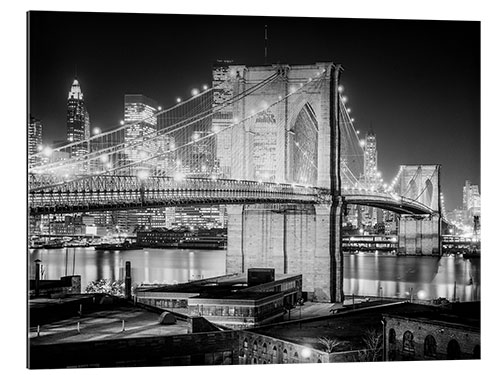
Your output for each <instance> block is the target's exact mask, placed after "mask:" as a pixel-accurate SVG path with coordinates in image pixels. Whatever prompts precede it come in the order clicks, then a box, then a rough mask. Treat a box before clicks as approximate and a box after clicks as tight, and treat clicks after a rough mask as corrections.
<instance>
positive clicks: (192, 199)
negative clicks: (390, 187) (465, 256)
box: [28, 174, 432, 215]
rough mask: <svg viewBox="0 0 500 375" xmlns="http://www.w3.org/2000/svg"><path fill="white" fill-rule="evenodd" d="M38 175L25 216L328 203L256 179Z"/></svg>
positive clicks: (410, 204) (374, 201) (365, 198)
mask: <svg viewBox="0 0 500 375" xmlns="http://www.w3.org/2000/svg"><path fill="white" fill-rule="evenodd" d="M46 182H47V181H45V183H44V176H41V175H33V174H30V175H29V186H30V190H29V197H28V203H29V208H30V214H31V215H36V214H49V213H71V212H89V211H112V210H128V209H138V208H153V207H168V206H170V207H173V206H183V205H212V204H223V205H230V204H256V203H283V204H284V203H295V204H325V203H326V204H329V203H331V201H332V199H331V195H330V190H329V189H325V188H318V187H311V186H304V185H295V184H281V183H270V182H258V181H244V180H229V179H211V178H184V179H175V178H172V177H165V176H155V177H148V178H145V179H140V178H138V177H137V176H124V175H104V174H103V175H94V176H91V177H89V176H76V177H75V178H74V179H73V180H71V181H67V182H64V183H56V184H52V185H50V184H49V185H47V183H46ZM342 196H343V199H344V202H345V203H346V204H361V205H368V206H373V207H379V208H384V209H388V210H392V211H394V212H397V213H402V214H415V215H427V214H431V213H432V210H431V209H429V208H428V207H427V206H425V205H423V204H421V203H420V202H417V201H414V200H411V199H408V198H403V197H398V196H396V195H394V194H389V193H383V192H378V191H375V192H372V191H353V190H349V189H346V190H345V191H344V190H343V191H342Z"/></svg>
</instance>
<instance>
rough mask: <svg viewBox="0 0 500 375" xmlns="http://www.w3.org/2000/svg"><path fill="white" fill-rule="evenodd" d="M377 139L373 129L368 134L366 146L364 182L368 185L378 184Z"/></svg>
mask: <svg viewBox="0 0 500 375" xmlns="http://www.w3.org/2000/svg"><path fill="white" fill-rule="evenodd" d="M377 173H378V172H377V138H376V137H375V133H374V132H373V130H372V129H370V131H369V132H368V133H367V134H366V139H365V146H364V180H365V183H367V184H368V185H372V184H377V183H378V181H379V179H380V176H379V175H377Z"/></svg>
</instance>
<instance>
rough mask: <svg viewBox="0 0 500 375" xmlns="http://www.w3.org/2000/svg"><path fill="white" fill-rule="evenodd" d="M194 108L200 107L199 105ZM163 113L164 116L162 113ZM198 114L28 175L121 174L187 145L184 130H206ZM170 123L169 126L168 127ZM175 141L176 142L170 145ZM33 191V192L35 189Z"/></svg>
mask: <svg viewBox="0 0 500 375" xmlns="http://www.w3.org/2000/svg"><path fill="white" fill-rule="evenodd" d="M274 78H276V75H274V76H273V79H274ZM269 82H271V80H270V79H266V80H264V85H265V84H268V83H269ZM255 86H257V88H262V87H263V85H262V82H260V83H259V84H258V85H255ZM255 86H253V87H250V89H249V90H247V91H246V94H247V95H248V93H252V92H253V91H255ZM239 97H240V98H241V97H244V95H243V93H242V94H240V95H239ZM198 98H201V100H202V101H203V102H204V103H205V104H203V103H202V105H203V106H204V107H206V108H211V107H212V101H213V99H212V95H203V96H201V95H200V96H198ZM190 102H192V101H190ZM197 105H198V106H200V104H197ZM226 105H227V103H223V104H222V105H221V106H218V107H213V109H211V111H212V112H213V113H217V112H218V111H219V110H220V107H224V106H226ZM178 108H183V107H181V106H175V109H178ZM170 112H171V111H170ZM162 113H163V114H164V113H165V112H162ZM201 114H202V116H200V115H199V114H197V115H195V116H189V117H188V118H187V119H186V118H182V117H179V114H178V113H176V114H174V115H173V116H172V118H173V120H174V121H176V120H177V123H180V126H179V127H178V128H177V129H173V130H172V129H171V128H172V127H173V126H172V122H173V121H171V120H172V119H171V118H168V117H167V118H165V117H163V118H162V120H163V121H164V122H167V125H171V126H170V127H169V128H170V130H168V129H167V130H165V129H160V130H157V131H154V132H153V131H151V132H149V133H147V134H139V135H138V136H136V137H130V138H129V139H123V138H125V137H122V142H121V143H120V144H118V145H117V146H115V147H113V148H111V149H110V148H104V151H103V150H97V151H93V152H92V153H90V154H87V155H83V156H78V157H75V158H69V159H66V160H64V161H62V162H57V163H51V164H48V165H46V166H42V167H41V168H32V169H30V172H31V173H34V174H36V175H39V174H42V173H44V172H45V176H47V172H48V173H50V174H51V177H52V179H51V181H52V184H55V183H61V182H64V181H70V180H73V178H69V177H70V176H71V175H74V174H76V173H82V171H85V172H86V171H87V170H88V169H89V168H88V166H89V164H90V167H91V169H92V170H91V171H90V173H88V174H103V173H106V174H110V173H116V171H118V170H123V169H124V168H127V167H129V166H132V165H134V164H138V163H136V162H137V161H139V162H142V161H147V160H146V159H148V158H146V156H147V155H148V151H149V152H151V151H156V152H158V151H159V150H161V146H168V147H169V148H170V149H171V150H170V151H174V150H175V149H176V148H177V147H176V146H175V142H179V141H181V142H184V143H187V141H186V134H185V133H186V129H188V128H193V127H195V126H197V127H198V128H199V129H200V130H202V129H203V126H200V124H201V125H203V122H204V123H205V124H204V125H205V126H204V127H205V128H207V126H206V125H207V119H209V117H210V115H208V114H206V113H205V112H201ZM193 118H194V120H193ZM169 120H170V124H168V121H169ZM205 130H206V129H205ZM189 131H190V132H191V134H193V129H189ZM198 134H200V133H198ZM106 136H107V135H106ZM174 140H175V142H173V141H174ZM165 141H167V142H166V143H167V144H165ZM81 143H82V142H81ZM107 143H108V142H101V144H104V145H107ZM70 147H72V145H70ZM54 164H55V165H54ZM80 178H81V176H80ZM83 178H85V177H83ZM34 185H36V184H34ZM32 187H34V188H35V187H36V186H32ZM38 187H39V186H38ZM42 187H43V185H42Z"/></svg>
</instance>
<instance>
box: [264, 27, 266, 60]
mask: <svg viewBox="0 0 500 375" xmlns="http://www.w3.org/2000/svg"><path fill="white" fill-rule="evenodd" d="M264 64H267V25H265V26H264Z"/></svg>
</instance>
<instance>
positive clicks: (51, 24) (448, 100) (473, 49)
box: [28, 12, 480, 209]
mask: <svg viewBox="0 0 500 375" xmlns="http://www.w3.org/2000/svg"><path fill="white" fill-rule="evenodd" d="M266 24H267V25H268V37H269V42H268V46H269V52H268V62H270V63H275V62H282V63H288V64H298V63H314V62H317V61H333V62H335V63H340V64H342V65H343V67H344V69H345V70H344V72H343V75H342V77H341V81H342V84H343V85H344V87H345V95H346V96H347V97H348V99H349V102H348V105H349V107H350V108H351V109H352V113H351V114H352V116H353V117H354V118H355V119H356V127H357V128H358V129H359V130H360V131H361V135H363V134H364V133H365V132H366V131H368V130H369V128H370V125H372V127H373V129H374V131H375V133H376V135H377V142H378V157H379V161H378V165H379V169H380V170H381V171H382V174H383V177H384V179H385V180H386V181H388V182H390V181H391V180H392V178H393V176H395V174H396V173H397V170H398V167H399V165H400V164H419V163H421V164H437V163H439V164H442V166H443V167H442V174H441V175H442V187H443V192H444V194H445V202H446V207H447V209H452V208H456V207H458V206H461V204H462V186H463V185H464V182H465V180H466V179H469V180H471V182H472V183H475V184H479V183H480V24H479V22H465V21H412V20H409V21H400V20H368V19H367V20H362V19H335V18H329V19H319V18H274V17H234V16H232V17H228V16H225V17H219V16H178V15H139V14H113V13H107V14H106V13H101V14H99V13H64V12H34V13H33V12H32V13H30V15H29V25H30V33H29V37H30V40H29V49H28V52H29V64H30V65H29V69H30V70H29V72H30V77H29V78H30V80H29V100H30V102H29V104H30V105H29V109H28V110H29V112H30V113H31V114H32V115H34V116H35V117H37V118H39V119H41V120H42V122H43V126H44V127H43V138H44V142H45V143H51V142H53V141H55V140H63V139H65V136H66V100H67V94H68V91H69V89H70V86H71V83H72V80H73V78H74V76H75V69H76V70H77V75H78V79H79V81H80V84H81V87H82V90H83V93H84V96H85V103H86V106H87V108H88V110H89V113H90V118H91V123H92V127H100V128H102V129H108V128H112V127H115V126H117V125H118V123H119V121H120V120H121V119H122V118H123V96H124V94H126V93H133V94H136V93H142V94H144V95H147V96H149V97H151V98H153V99H156V100H157V101H158V102H159V103H160V105H162V106H163V107H164V108H166V107H169V106H171V105H174V104H175V98H176V97H178V96H180V97H183V98H187V97H188V96H189V93H190V91H191V89H192V88H194V87H198V88H200V87H201V86H202V85H203V84H210V82H211V67H212V64H213V63H214V62H215V61H216V60H217V59H229V60H234V62H235V63H241V64H263V63H264V25H266Z"/></svg>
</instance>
